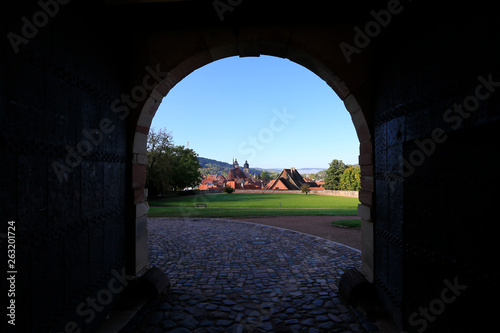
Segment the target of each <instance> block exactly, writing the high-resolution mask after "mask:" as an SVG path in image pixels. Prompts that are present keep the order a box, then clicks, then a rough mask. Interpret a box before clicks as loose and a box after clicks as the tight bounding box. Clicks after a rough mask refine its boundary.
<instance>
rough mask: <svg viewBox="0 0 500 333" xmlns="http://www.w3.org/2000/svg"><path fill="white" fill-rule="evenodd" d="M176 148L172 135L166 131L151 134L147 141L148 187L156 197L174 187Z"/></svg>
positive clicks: (151, 194)
mask: <svg viewBox="0 0 500 333" xmlns="http://www.w3.org/2000/svg"><path fill="white" fill-rule="evenodd" d="M173 148H174V144H173V139H172V134H171V133H170V132H167V131H166V130H165V129H161V130H160V131H158V132H155V131H154V130H153V129H151V131H150V132H149V135H148V140H147V154H148V155H147V156H148V159H147V163H146V186H147V187H148V189H149V194H150V196H152V197H154V196H157V195H158V194H160V193H162V192H164V191H167V190H168V189H169V188H171V187H172V176H173V173H172V172H171V169H172V164H173V160H172V158H171V154H172V150H173Z"/></svg>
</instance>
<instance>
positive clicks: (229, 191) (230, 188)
mask: <svg viewBox="0 0 500 333" xmlns="http://www.w3.org/2000/svg"><path fill="white" fill-rule="evenodd" d="M233 192H234V188H232V187H230V186H226V187H224V193H227V194H231V193H233Z"/></svg>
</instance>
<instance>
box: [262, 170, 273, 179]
mask: <svg viewBox="0 0 500 333" xmlns="http://www.w3.org/2000/svg"><path fill="white" fill-rule="evenodd" d="M260 179H262V180H271V175H270V174H269V172H267V171H262V172H261V173H260Z"/></svg>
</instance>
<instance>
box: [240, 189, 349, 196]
mask: <svg viewBox="0 0 500 333" xmlns="http://www.w3.org/2000/svg"><path fill="white" fill-rule="evenodd" d="M234 192H235V193H285V194H287V193H290V194H303V193H302V191H300V190H297V191H289V190H235V191H234ZM310 194H317V195H328V196H333V197H349V198H358V197H359V192H358V191H329V190H314V189H311V192H310Z"/></svg>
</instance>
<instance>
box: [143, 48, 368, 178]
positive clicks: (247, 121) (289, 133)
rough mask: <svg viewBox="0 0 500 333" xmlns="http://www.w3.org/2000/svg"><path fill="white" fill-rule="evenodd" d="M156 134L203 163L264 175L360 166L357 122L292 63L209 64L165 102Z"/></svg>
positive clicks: (261, 59) (332, 94)
mask: <svg viewBox="0 0 500 333" xmlns="http://www.w3.org/2000/svg"><path fill="white" fill-rule="evenodd" d="M152 127H153V128H154V129H156V130H158V129H160V128H166V129H167V130H168V131H170V132H171V133H172V136H173V138H174V143H175V144H176V145H183V146H186V145H187V143H188V142H189V148H191V149H193V150H194V151H196V152H197V153H198V155H199V156H201V157H206V158H211V159H215V160H219V161H223V162H228V163H231V162H232V159H233V158H236V159H237V160H238V162H239V163H240V165H243V163H244V162H245V160H248V163H249V164H250V167H258V168H290V167H295V168H297V169H299V168H325V169H326V168H328V164H329V163H330V162H331V161H332V160H333V159H340V160H343V161H344V163H346V164H357V163H358V155H359V141H358V138H357V136H356V132H355V129H354V125H353V123H352V120H351V117H350V115H349V113H348V112H347V110H346V109H345V107H344V104H343V103H342V101H341V100H340V98H339V97H338V96H337V95H336V94H335V92H334V91H333V90H332V89H331V88H330V87H329V86H328V85H327V84H326V83H325V82H324V81H323V80H321V79H320V78H319V77H318V76H316V75H315V74H314V73H312V72H311V71H309V70H308V69H306V68H305V67H302V66H300V65H298V64H296V63H294V62H291V61H289V60H286V59H281V58H276V57H269V56H261V57H259V58H254V57H252V58H239V57H231V58H226V59H222V60H218V61H215V62H213V63H211V64H208V65H206V66H204V67H202V68H200V69H198V70H196V71H194V72H193V73H191V74H190V75H188V76H187V77H186V78H184V80H182V81H181V82H179V83H178V84H177V85H176V86H175V87H174V88H173V89H172V90H171V91H170V92H169V93H168V94H167V96H165V98H164V99H163V102H162V103H161V105H160V107H159V109H158V111H157V113H156V115H155V117H154V119H153V124H152Z"/></svg>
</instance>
